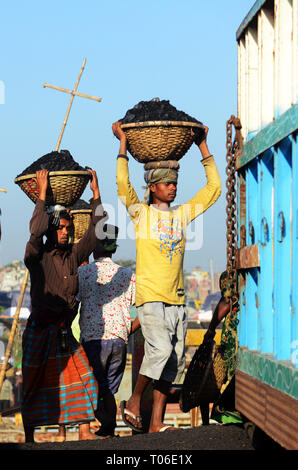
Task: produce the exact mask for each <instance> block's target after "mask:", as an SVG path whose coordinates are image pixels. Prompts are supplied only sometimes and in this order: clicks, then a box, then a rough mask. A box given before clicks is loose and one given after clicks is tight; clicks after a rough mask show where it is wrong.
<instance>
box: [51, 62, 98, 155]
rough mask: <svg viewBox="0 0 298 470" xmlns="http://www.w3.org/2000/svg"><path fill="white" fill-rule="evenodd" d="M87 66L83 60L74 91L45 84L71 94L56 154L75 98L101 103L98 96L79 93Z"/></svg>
mask: <svg viewBox="0 0 298 470" xmlns="http://www.w3.org/2000/svg"><path fill="white" fill-rule="evenodd" d="M85 64H86V59H84V60H83V65H82V67H81V70H80V73H79V76H78V78H77V81H76V84H75V86H74V89H73V90H68V89H67V88H62V87H58V86H54V85H49V84H48V83H44V84H43V86H44V87H48V88H53V89H54V90H59V91H63V92H64V93H69V94H70V95H71V98H70V102H69V105H68V108H67V111H66V115H65V118H64V121H63V125H62V129H61V132H60V135H59V139H58V142H57V145H56V148H55V150H56V152H57V151H58V150H59V147H60V144H61V140H62V136H63V133H64V130H65V127H66V124H67V120H68V116H69V113H70V110H71V106H72V103H73V100H74V97H75V96H81V97H82V98H89V99H90V100H95V101H98V102H99V101H101V98H97V97H96V96H91V95H86V94H85V93H79V92H78V91H77V88H78V86H79V82H80V80H81V76H82V73H83V71H84V68H85Z"/></svg>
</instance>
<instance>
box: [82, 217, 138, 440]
mask: <svg viewBox="0 0 298 470" xmlns="http://www.w3.org/2000/svg"><path fill="white" fill-rule="evenodd" d="M103 231H104V234H105V236H106V238H105V239H104V240H98V243H97V246H96V249H95V251H94V252H93V257H94V261H93V262H92V263H90V264H87V265H85V266H82V267H81V268H79V270H78V274H79V293H78V297H77V300H78V301H80V302H81V308H80V319H79V325H80V342H81V343H82V345H83V348H84V350H85V352H86V354H87V357H88V360H89V364H90V365H91V367H92V368H93V373H94V375H95V377H96V380H97V382H98V390H99V392H98V393H99V395H98V403H99V405H98V410H97V419H98V420H99V421H100V423H101V427H100V429H99V431H98V432H97V433H96V434H98V435H100V436H101V437H110V436H113V435H114V431H115V427H116V413H117V406H116V402H115V397H114V395H115V393H117V391H118V389H119V386H120V383H121V380H122V377H123V373H124V369H125V364H126V352H127V342H128V337H129V335H130V334H131V333H133V332H134V331H135V330H136V329H138V328H139V327H140V324H139V321H138V318H136V319H135V321H134V322H133V323H132V322H131V317H130V308H131V307H132V306H133V305H134V303H135V274H134V273H133V272H132V270H131V269H129V268H126V267H123V266H119V265H118V264H116V263H114V262H113V261H112V255H113V254H114V253H115V252H116V249H117V236H118V227H115V226H113V225H109V224H105V225H104V227H103Z"/></svg>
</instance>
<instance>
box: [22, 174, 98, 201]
mask: <svg viewBox="0 0 298 470" xmlns="http://www.w3.org/2000/svg"><path fill="white" fill-rule="evenodd" d="M90 178H91V175H90V173H89V171H87V170H86V171H84V170H83V171H50V172H49V185H48V190H47V195H46V205H47V206H53V205H55V204H61V205H62V206H72V205H73V204H74V203H75V202H76V201H77V200H78V199H80V197H81V195H82V194H83V192H84V190H85V188H86V185H87V183H88V181H89V180H90ZM14 182H15V183H16V184H18V185H19V186H20V188H21V189H22V190H23V191H24V193H25V194H27V196H28V197H29V198H30V199H31V201H33V202H34V203H36V201H37V199H38V197H39V191H38V185H37V181H36V174H35V173H33V174H30V175H24V176H19V177H17V178H15V180H14Z"/></svg>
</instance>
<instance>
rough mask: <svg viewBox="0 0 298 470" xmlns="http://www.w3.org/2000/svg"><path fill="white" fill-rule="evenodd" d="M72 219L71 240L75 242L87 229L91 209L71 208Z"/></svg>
mask: <svg viewBox="0 0 298 470" xmlns="http://www.w3.org/2000/svg"><path fill="white" fill-rule="evenodd" d="M70 213H71V215H72V221H73V234H72V238H73V242H74V243H77V242H78V241H79V240H80V239H81V238H83V236H84V235H85V233H86V230H88V227H89V224H90V220H91V215H92V209H78V210H71V211H70Z"/></svg>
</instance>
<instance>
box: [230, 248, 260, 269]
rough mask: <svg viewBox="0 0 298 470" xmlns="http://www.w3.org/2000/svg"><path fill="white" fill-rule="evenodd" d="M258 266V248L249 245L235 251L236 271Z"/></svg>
mask: <svg viewBox="0 0 298 470" xmlns="http://www.w3.org/2000/svg"><path fill="white" fill-rule="evenodd" d="M258 266H260V257H259V246H258V245H250V246H245V247H243V248H240V249H239V250H237V253H236V267H237V269H249V268H256V267H258Z"/></svg>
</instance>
